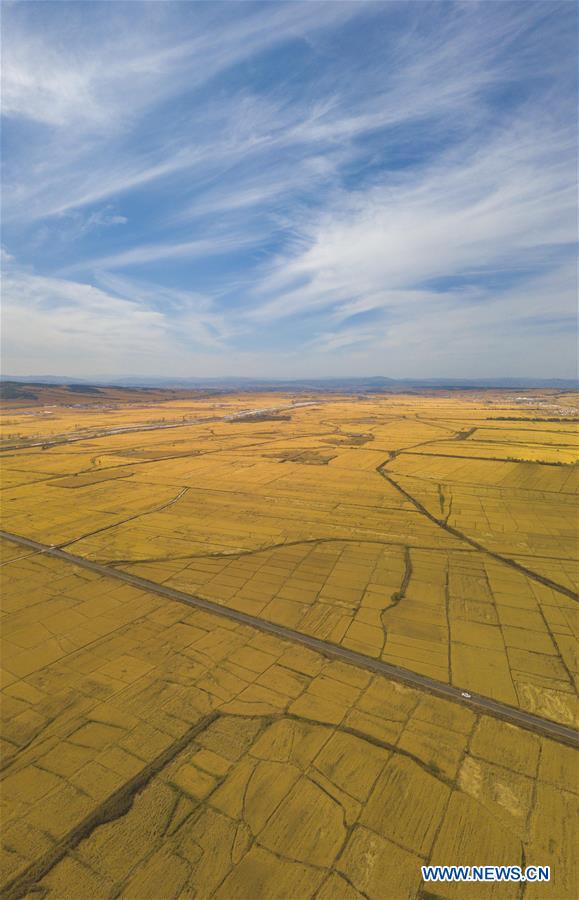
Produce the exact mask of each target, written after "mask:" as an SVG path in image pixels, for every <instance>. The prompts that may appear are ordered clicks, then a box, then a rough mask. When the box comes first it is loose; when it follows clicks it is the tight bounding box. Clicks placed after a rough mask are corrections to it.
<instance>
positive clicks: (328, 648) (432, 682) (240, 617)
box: [0, 531, 579, 747]
mask: <svg viewBox="0 0 579 900" xmlns="http://www.w3.org/2000/svg"><path fill="white" fill-rule="evenodd" d="M0 538H4V539H5V540H8V541H12V542H13V543H15V544H19V545H20V546H22V547H28V548H29V549H31V550H34V551H36V552H37V553H43V554H45V555H46V556H52V557H55V558H56V559H62V560H64V561H65V562H68V563H73V564H74V565H77V566H81V567H82V568H83V569H89V570H90V571H91V572H96V573H97V574H98V575H105V576H107V577H108V578H116V579H117V581H124V582H125V583H126V584H130V585H132V586H133V587H136V588H141V589H142V590H145V591H151V592H153V593H155V594H160V595H161V596H163V597H168V598H169V599H170V600H177V601H178V602H179V603H186V604H187V605H188V606H192V607H194V608H195V609H203V610H206V611H207V612H210V613H213V614H214V615H217V616H222V617H223V618H225V619H232V620H233V621H234V622H239V623H240V624H242V625H250V626H251V627H252V628H257V629H259V630H260V631H265V632H267V633H268V634H275V635H276V636H277V637H280V638H282V639H284V640H287V641H293V642H294V643H298V644H303V645H304V646H305V647H309V648H310V649H311V650H315V651H317V652H318V653H321V654H323V655H324V656H326V657H330V658H332V659H339V660H342V661H343V662H348V663H351V664H352V665H354V666H359V667H361V668H363V669H368V670H369V671H371V672H376V673H377V674H378V675H384V676H386V677H387V678H392V679H394V680H395V681H399V682H402V683H403V684H407V685H409V686H410V687H413V688H420V689H422V690H426V691H428V692H429V693H430V694H433V695H434V696H436V697H442V698H444V699H445V700H452V701H454V702H455V703H460V704H462V705H463V706H466V707H469V708H471V709H473V710H476V711H477V712H481V713H486V714H487V715H491V716H495V717H497V718H499V719H503V720H504V721H506V722H510V723H512V724H513V725H518V726H519V727H520V728H525V729H526V730H527V731H533V732H535V733H537V734H542V735H545V736H546V737H549V738H552V739H553V740H556V741H560V742H562V743H565V744H570V745H571V746H573V747H577V746H579V735H578V733H577V731H576V730H575V729H573V728H570V727H569V726H567V725H561V724H559V723H558V722H552V721H551V720H550V719H544V718H542V717H541V716H534V715H532V714H531V713H527V712H524V711H523V710H520V709H516V708H515V707H513V706H508V705H507V704H506V703H499V702H498V701H497V700H492V699H491V698H490V697H483V696H481V695H480V694H472V695H471V696H469V697H464V696H463V690H464V689H461V688H456V687H452V686H451V685H449V684H445V683H444V682H443V681H437V680H436V679H434V678H428V677H427V676H426V675H419V674H418V673H416V672H411V671H410V670H409V669H403V668H400V667H399V666H393V665H390V663H386V662H382V661H381V660H378V659H372V658H371V657H368V656H364V655H363V654H361V653H356V652H355V651H354V650H348V649H347V648H346V647H340V646H338V645H337V644H331V643H328V642H327V641H322V640H320V639H319V638H315V637H310V636H309V635H307V634H300V632H299V631H294V630H293V629H291V628H285V627H284V626H283V625H276V624H274V623H273V622H266V621H265V620H264V619H259V618H257V617H256V616H250V615H248V614H247V613H243V612H239V611H238V610H235V609H229V608H228V607H226V606H220V605H219V604H218V603H212V602H211V601H210V600H203V599H202V598H201V597H195V596H193V595H192V594H186V593H184V592H183V591H178V590H175V589H174V588H171V587H167V586H166V585H163V584H157V583H156V582H154V581H148V580H147V579H146V578H140V577H139V576H138V575H131V574H130V573H129V572H122V571H119V570H116V569H111V568H109V567H108V566H103V565H101V564H100V563H96V562H92V561H91V560H88V559H84V558H83V557H82V556H75V555H74V554H73V553H67V552H66V551H65V550H59V549H58V548H57V547H53V546H51V545H50V544H41V543H39V542H38V541H33V540H31V539H30V538H26V537H21V536H20V535H16V534H12V533H11V532H7V531H0ZM7 562H9V561H7Z"/></svg>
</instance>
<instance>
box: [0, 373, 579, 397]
mask: <svg viewBox="0 0 579 900" xmlns="http://www.w3.org/2000/svg"><path fill="white" fill-rule="evenodd" d="M0 381H1V382H12V383H18V384H30V385H42V384H45V385H68V386H72V389H73V390H74V388H75V387H76V389H77V390H78V392H79V393H81V392H83V389H84V390H85V391H86V392H87V393H88V392H89V388H90V386H91V385H99V386H106V387H124V388H141V389H143V388H172V389H177V388H183V389H188V390H192V389H196V388H199V389H203V390H208V389H212V390H219V391H223V390H235V389H237V390H244V391H248V390H253V391H279V390H284V389H288V390H310V391H312V390H314V391H329V392H359V391H361V392H370V391H407V390H420V389H422V390H428V389H431V390H435V389H439V390H444V389H446V390H460V389H463V390H469V389H470V390H474V389H477V388H481V389H482V388H503V389H506V390H509V389H510V390H529V389H532V388H553V389H558V390H578V389H579V379H573V378H500V377H498V378H388V377H386V376H382V375H376V376H368V377H347V376H344V377H343V378H338V377H330V378H297V379H291V378H286V379H282V378H246V377H224V378H179V377H158V378H156V377H146V376H127V377H101V378H92V379H87V378H71V377H70V376H66V375H0Z"/></svg>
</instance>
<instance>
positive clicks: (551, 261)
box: [3, 0, 576, 375]
mask: <svg viewBox="0 0 579 900" xmlns="http://www.w3.org/2000/svg"><path fill="white" fill-rule="evenodd" d="M105 12H106V14H105ZM4 18H5V22H4V33H5V34H4V45H5V62H4V72H3V82H4V116H5V119H6V126H5V152H4V156H5V160H6V163H5V175H4V209H3V219H4V225H5V228H4V231H5V242H6V247H7V252H8V253H9V254H11V255H13V256H15V257H17V259H18V260H19V265H18V266H17V267H16V268H15V271H17V273H18V274H17V275H14V276H13V277H14V278H15V279H16V280H15V281H13V282H12V283H11V291H18V292H19V296H20V301H19V303H20V306H19V309H20V310H25V309H28V310H29V312H30V314H31V315H34V317H35V321H37V322H38V323H39V327H40V325H41V324H42V327H43V328H45V327H49V326H48V319H49V318H50V316H51V315H52V316H53V325H54V328H57V323H58V328H57V330H58V329H59V328H60V327H61V325H62V326H63V327H64V325H65V319H66V316H62V317H60V316H59V314H58V313H57V312H55V313H54V314H52V313H51V312H50V305H48V306H43V304H42V303H41V302H40V295H41V292H42V291H45V292H46V293H47V295H49V296H50V297H52V298H53V300H54V305H53V308H54V309H55V310H59V309H62V308H64V307H66V304H64V307H63V303H64V301H63V298H68V300H67V301H66V303H69V304H70V305H71V308H72V305H74V303H75V302H76V303H77V304H78V307H79V311H80V310H84V312H83V313H82V315H84V316H85V320H84V321H85V322H89V321H90V322H91V323H92V326H91V327H94V334H95V335H100V334H101V331H100V330H99V324H98V321H97V320H96V318H94V319H93V318H92V313H91V314H90V315H89V314H88V313H87V310H88V309H89V308H90V304H88V299H87V298H89V297H91V296H98V297H99V298H100V300H99V302H102V303H103V304H104V307H103V308H104V309H108V308H109V307H107V303H112V304H113V306H112V307H110V309H113V308H114V309H115V310H116V313H115V314H114V315H118V316H119V321H121V322H124V321H125V320H128V319H130V318H131V317H133V316H136V314H137V312H139V311H140V312H141V313H143V315H145V316H147V315H149V314H153V313H154V316H153V318H151V319H144V320H143V322H148V323H149V325H148V326H146V327H150V328H151V331H152V332H154V333H155V334H156V335H157V338H158V339H159V340H158V344H157V345H158V346H162V347H163V348H165V350H166V352H167V356H168V358H170V359H171V364H172V365H175V366H177V365H179V366H181V367H185V368H186V366H187V363H186V359H187V352H188V351H187V349H186V348H187V346H189V345H188V344H187V340H186V339H185V338H184V335H193V334H195V335H197V338H196V339H195V340H199V342H200V346H201V344H202V345H203V346H204V347H205V348H206V350H207V352H208V353H209V354H211V353H212V352H213V351H214V350H216V349H218V348H223V349H226V351H227V363H228V364H233V361H235V360H237V364H238V365H243V366H244V367H249V368H250V369H251V370H252V371H253V372H254V373H255V372H258V371H259V369H260V366H263V374H270V372H268V370H267V367H268V366H270V367H271V366H273V367H274V369H275V370H276V371H277V372H278V373H279V374H288V373H290V374H291V373H293V374H299V373H296V372H295V366H296V365H298V364H300V365H302V366H303V367H305V368H304V371H308V372H312V373H314V372H315V373H316V374H323V372H324V371H329V370H330V368H332V370H333V372H334V373H335V367H336V365H338V360H341V362H340V363H339V364H340V365H342V366H343V367H344V368H345V369H347V370H350V371H358V372H359V373H360V374H365V373H366V372H368V371H369V370H372V371H383V372H384V373H385V374H393V375H395V374H397V370H396V368H395V369H392V368H387V369H385V368H384V366H388V367H390V366H394V367H399V366H401V365H402V361H405V360H406V359H407V357H408V354H410V356H411V363H412V365H413V366H414V367H415V372H416V374H453V373H454V374H460V373H459V371H458V369H459V368H461V367H462V368H464V367H465V366H466V367H467V368H468V359H469V358H470V359H474V358H476V355H477V354H476V352H475V351H474V350H473V349H472V348H473V347H477V346H480V348H481V350H480V352H481V353H482V352H483V348H484V343H485V341H487V342H488V340H490V339H491V336H492V335H493V334H494V331H493V329H495V324H494V323H495V322H496V321H498V320H499V319H498V317H500V316H503V318H504V319H505V321H507V320H508V322H509V328H508V331H509V333H510V335H511V346H512V347H514V348H517V347H518V348H520V349H519V350H517V351H516V352H518V353H519V355H521V357H522V358H523V359H524V358H526V359H527V360H529V358H530V357H529V354H528V353H525V352H524V351H523V349H522V348H524V346H531V345H532V342H533V341H534V340H535V337H534V335H535V332H536V331H537V330H538V328H539V326H538V325H533V324H532V322H537V321H538V318H540V317H538V314H537V313H529V309H531V307H533V304H534V303H535V300H531V299H529V301H528V307H529V309H525V307H524V302H523V301H522V300H521V298H523V297H524V296H526V295H527V296H528V297H529V298H531V297H535V298H536V297H537V296H538V295H537V293H536V291H537V289H538V288H537V286H538V285H540V284H541V283H544V284H548V285H549V290H550V291H552V292H556V298H555V299H554V300H552V301H551V299H550V300H549V302H550V304H551V305H552V307H553V309H556V310H557V314H556V318H557V321H563V320H568V318H569V316H570V315H572V306H573V304H572V301H570V299H569V290H568V285H569V279H570V275H569V271H568V269H567V268H566V262H567V260H568V259H569V255H570V253H571V252H572V251H571V245H572V243H573V241H574V239H575V237H576V226H575V220H576V215H575V211H576V199H575V189H574V182H575V169H576V146H575V145H576V140H575V129H574V123H575V121H576V104H575V100H576V75H575V66H574V58H575V50H576V37H575V32H574V21H575V18H576V10H575V9H573V8H571V6H570V5H569V4H566V3H564V2H562V3H557V2H555V3H550V2H545V3H543V2H535V0H532V2H529V3H525V4H521V3H518V2H508V0H507V2H505V3H502V4H475V3H472V4H462V3H445V4H442V3H436V4H408V3H397V2H394V3H375V2H374V3H347V2H343V3H342V2H336V3H334V2H328V3H309V4H295V3H284V2H281V3H269V4H260V3H255V4H254V3H251V2H250V3H244V4H237V3H227V2H225V3H221V4H175V3H169V4H149V3H131V4H123V3H117V4H112V5H111V4H108V5H106V6H105V5H104V4H99V3H96V4H83V5H80V4H63V3H56V2H52V0H47V2H45V3H43V4H35V3H31V4H13V5H11V6H10V7H8V8H7V9H6V11H5V17H4ZM563 273H565V274H563ZM550 276H552V280H551V281H548V279H549V277H550ZM543 278H545V279H547V281H545V282H541V279H543ZM565 279H566V280H565ZM75 285H76V287H75ZM147 286H148V287H147ZM93 288H94V290H95V291H97V294H96V295H92V294H91V290H92V289H93ZM517 291H519V293H517ZM98 292H101V293H98ZM101 294H102V295H103V296H101ZM11 296H12V294H11ZM107 297H108V298H110V299H109V300H107V299H106V298H107ZM201 297H203V298H204V301H203V303H200V300H199V298H201ZM59 298H60V299H59ZM74 298H76V299H74ZM184 298H189V299H188V300H187V301H186V300H185V299H184ZM192 298H196V299H195V300H193V299H192ZM87 304H88V305H87ZM115 304H117V305H115ZM118 304H121V305H120V306H119V305H118ZM123 304H124V305H123ZM17 306H18V304H14V305H13V307H11V308H12V312H13V313H14V314H15V315H16V319H17V320H18V316H19V315H20V312H19V311H18V310H16V307H17ZM66 308H67V309H68V307H66ZM69 311H70V310H69ZM487 313H488V316H489V317H490V318H489V319H488V321H487V319H486V318H485V316H486V315H487ZM67 315H68V313H67ZM79 315H80V312H79ZM71 316H72V313H71ZM111 316H113V314H112V313H111ZM155 316H157V317H158V316H160V318H155ZM187 317H188V318H187ZM72 318H74V316H72ZM135 321H137V320H135ZM469 321H470V322H471V323H472V327H471V330H470V332H469V326H468V322H469ZM438 322H442V323H446V327H447V331H448V333H449V334H450V333H453V334H455V335H456V340H457V341H458V340H460V341H461V342H462V343H463V344H464V345H465V346H466V345H468V346H469V347H471V352H470V357H468V356H466V357H464V358H463V357H461V358H460V360H459V358H458V357H456V358H454V357H452V356H450V355H448V356H447V357H444V356H443V355H441V352H440V349H439V345H438V343H436V342H435V337H434V335H437V334H438V324H437V323H438ZM155 323H156V324H155ZM517 323H518V324H517ZM529 323H531V324H529ZM146 327H145V326H144V327H143V340H144V339H145V331H146ZM421 329H422V331H421ZM89 330H90V329H89V328H88V325H87V331H86V333H87V334H88V333H89ZM568 331H569V329H567V332H568ZM556 332H557V327H556V325H553V324H551V325H549V329H546V337H545V341H546V345H548V346H549V347H551V350H550V351H549V350H546V351H545V352H541V353H538V354H537V355H536V356H533V359H541V360H543V362H542V363H541V365H543V371H542V374H548V371H547V369H548V364H547V361H546V360H547V357H549V358H550V359H551V361H552V367H553V372H555V370H556V374H561V373H562V371H563V366H566V367H567V369H568V368H569V358H570V356H569V352H568V351H565V352H563V351H562V350H561V344H562V343H563V344H565V346H566V347H568V346H569V343H568V342H567V343H566V342H565V336H564V334H563V333H561V334H559V333H558V332H557V333H556ZM15 333H17V334H18V335H19V337H21V338H22V340H24V341H27V340H31V339H32V337H31V336H30V335H26V334H25V333H24V330H23V329H21V330H20V331H15ZM59 333H60V332H59ZM62 333H63V334H64V335H65V337H63V338H62V340H61V341H60V343H59V341H58V340H56V338H55V342H54V344H53V346H54V347H55V348H56V347H60V348H61V350H62V348H64V347H65V346H66V345H67V338H66V334H67V332H66V331H64V332H62ZM118 333H119V335H124V336H125V338H124V339H125V340H126V341H127V342H130V338H129V329H127V330H125V328H124V326H122V327H121V328H120V329H119V332H118ZM137 333H139V329H138V328H137ZM421 335H422V336H421ZM485 335H486V337H485ZM83 340H84V339H83ZM87 340H88V339H87ZM119 341H120V338H119ZM493 341H494V338H493ZM477 342H478V343H477ZM525 342H527V343H525ZM41 344H42V342H41V341H39V348H40V346H41ZM403 344H405V348H406V356H405V354H404V351H403V349H402V345H403ZM499 344H500V346H501V347H502V342H501V341H499V342H498V343H496V342H495V344H494V346H496V348H497V349H496V354H497V355H496V365H497V366H500V367H501V374H508V370H509V366H510V367H514V366H515V365H516V364H517V362H516V360H515V358H514V357H513V358H512V359H511V358H509V355H508V354H505V353H503V351H502V350H500V348H499ZM94 346H95V348H98V351H97V350H95V352H99V353H104V352H105V351H104V350H102V349H101V344H100V342H99V341H98V340H95V344H94ZM127 346H128V343H127ZM190 346H191V347H192V346H193V344H191V345H190ZM533 346H534V345H533ZM171 348H173V350H174V352H171ZM38 352H39V353H44V355H45V356H46V357H47V361H48V358H49V357H50V354H49V352H48V351H47V350H46V348H45V349H44V350H42V351H41V350H40V349H38ZM55 352H56V351H55ZM132 352H133V351H132V350H131V353H132ZM155 352H156V351H153V350H151V354H152V357H151V358H154V359H157V356H156V355H155ZM191 352H193V351H191ZM477 352H478V351H477ZM386 353H387V362H385V358H386V357H385V354H386ZM549 354H550V355H549ZM129 356H130V354H129ZM145 357H146V354H144V355H143V356H142V357H139V358H142V359H143V360H145ZM41 358H42V357H41ZM199 358H200V356H199V353H198V352H197V351H195V359H199ZM203 359H204V360H205V363H204V364H207V365H208V366H211V365H213V362H212V361H211V358H210V356H207V357H203ZM445 359H446V360H447V361H448V364H449V365H450V369H446V370H445ZM131 360H132V362H131V365H134V366H137V362H136V360H137V357H136V356H134V355H133V356H131ZM260 360H261V362H260ZM563 360H565V362H563ZM142 364H143V365H144V364H145V362H143V363H142ZM55 365H56V363H55ZM139 365H141V363H139ZM505 366H506V367H507V368H506V369H505V368H504V367H505ZM421 367H422V371H420V372H419V371H418V370H419V369H420V368H421ZM429 367H430V368H429ZM457 367H458V368H457ZM42 368H44V369H46V368H47V366H46V365H44V366H42ZM98 368H99V369H100V371H102V370H103V366H99V367H98ZM95 371H96V370H95ZM135 371H137V370H136V369H135ZM461 373H462V374H468V372H467V371H466V370H465V371H464V372H463V371H462V370H461ZM77 374H81V373H80V372H77ZM271 374H273V371H272V372H271ZM406 374H412V371H411V370H408V371H406Z"/></svg>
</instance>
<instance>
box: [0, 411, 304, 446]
mask: <svg viewBox="0 0 579 900" xmlns="http://www.w3.org/2000/svg"><path fill="white" fill-rule="evenodd" d="M316 405H319V404H316V403H314V402H313V401H312V402H311V403H309V402H308V403H289V404H287V405H285V406H271V407H267V408H263V409H246V410H243V411H242V412H239V413H235V414H234V415H230V416H211V417H209V418H207V417H205V418H200V419H199V418H198V419H187V421H186V422H168V423H166V424H165V425H162V424H161V423H160V422H153V423H151V424H150V425H146V424H144V425H122V426H119V427H118V428H106V429H102V430H99V431H90V432H80V431H70V432H68V433H67V434H59V435H57V436H56V437H55V436H52V437H51V438H48V437H47V438H46V440H42V441H33V442H30V443H23V442H22V441H18V443H16V444H6V445H5V446H0V452H1V453H3V452H5V451H9V450H10V451H11V452H14V451H15V450H31V449H33V448H34V447H44V448H45V449H48V448H49V447H61V446H63V445H64V444H77V443H79V442H82V441H96V440H100V438H105V437H113V436H114V435H117V434H131V433H133V432H141V431H163V430H164V429H166V428H188V427H189V426H190V425H209V424H211V423H212V422H233V421H237V420H239V421H243V420H244V419H248V420H250V419H251V418H253V417H255V416H259V415H263V414H264V413H276V412H281V411H282V410H285V409H296V408H297V407H301V406H316Z"/></svg>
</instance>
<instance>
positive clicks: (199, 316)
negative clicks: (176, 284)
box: [2, 269, 224, 376]
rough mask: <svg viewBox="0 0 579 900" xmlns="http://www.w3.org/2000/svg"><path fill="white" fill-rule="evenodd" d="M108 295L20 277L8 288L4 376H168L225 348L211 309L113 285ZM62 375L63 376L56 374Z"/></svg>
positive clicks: (10, 278) (198, 301)
mask: <svg viewBox="0 0 579 900" xmlns="http://www.w3.org/2000/svg"><path fill="white" fill-rule="evenodd" d="M109 283H110V289H108V290H103V289H100V288H98V287H95V286H94V285H92V284H86V283H82V282H76V281H69V280H65V279H62V278H47V277H42V276H37V275H33V274H31V273H29V272H24V271H22V270H18V269H15V270H13V271H11V272H9V273H7V274H6V275H5V277H4V282H3V303H2V322H3V333H4V338H5V345H4V350H3V354H2V367H3V371H5V372H7V373H10V374H29V373H31V372H32V373H34V372H39V371H42V372H50V371H54V372H55V373H56V374H71V375H82V373H83V372H84V373H87V374H88V375H93V376H96V375H99V374H101V373H103V372H104V373H107V372H113V373H115V372H116V373H122V372H130V371H135V369H136V370H137V371H140V372H149V371H151V367H153V369H154V370H155V371H156V372H158V373H162V372H163V371H165V370H166V367H167V366H175V365H176V366H179V365H182V366H186V365H187V364H188V363H189V362H190V360H191V359H192V358H194V356H195V354H196V353H198V352H207V350H215V349H217V348H221V347H223V339H222V337H221V334H220V332H221V328H222V327H224V323H223V320H222V319H221V317H220V316H219V315H216V314H214V312H213V310H212V305H211V301H210V300H209V299H208V298H201V297H198V296H194V295H188V294H187V293H186V292H171V291H168V290H167V289H158V290H156V289H155V286H151V285H139V284H135V283H131V282H129V281H127V280H126V279H125V280H118V281H116V282H115V281H114V279H112V277H111V279H110V282H109ZM56 370H58V371H56Z"/></svg>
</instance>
